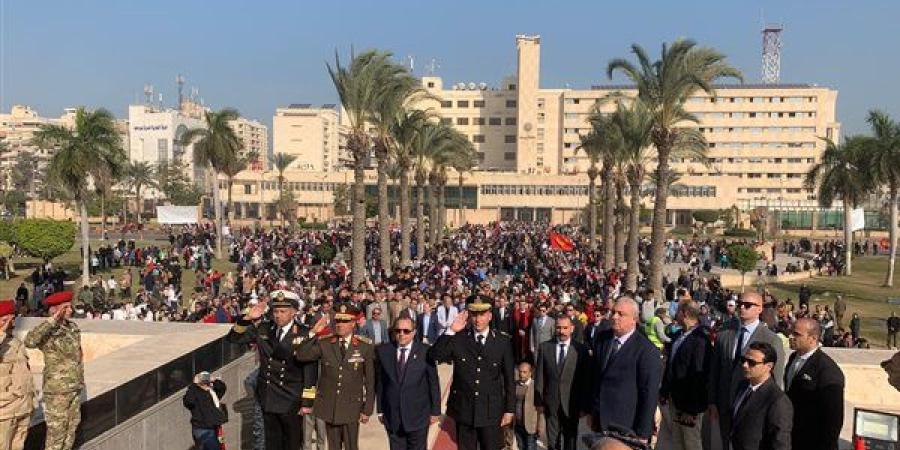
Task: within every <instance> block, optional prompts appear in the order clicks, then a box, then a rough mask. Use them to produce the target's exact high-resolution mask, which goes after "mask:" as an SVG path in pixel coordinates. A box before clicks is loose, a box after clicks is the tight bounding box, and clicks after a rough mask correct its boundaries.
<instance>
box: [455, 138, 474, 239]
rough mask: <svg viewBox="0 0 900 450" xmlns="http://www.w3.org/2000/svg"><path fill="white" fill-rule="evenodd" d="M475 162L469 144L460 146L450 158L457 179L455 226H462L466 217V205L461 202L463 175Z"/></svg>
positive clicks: (472, 150) (471, 147)
mask: <svg viewBox="0 0 900 450" xmlns="http://www.w3.org/2000/svg"><path fill="white" fill-rule="evenodd" d="M467 142H468V141H467ZM477 164H478V159H477V157H476V156H475V147H474V146H473V145H471V144H469V145H464V146H462V148H460V150H459V151H458V152H456V153H455V154H453V155H452V158H450V167H452V168H453V170H455V171H456V175H457V181H458V182H459V185H458V191H457V193H458V198H457V208H458V211H459V224H458V225H457V226H459V227H461V226H463V222H464V221H465V219H466V216H465V214H466V207H465V203H464V202H463V175H465V173H466V172H468V171H470V170H472V169H473V168H474V167H475V166H476V165H477Z"/></svg>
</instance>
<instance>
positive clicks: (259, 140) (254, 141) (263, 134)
mask: <svg viewBox="0 0 900 450" xmlns="http://www.w3.org/2000/svg"><path fill="white" fill-rule="evenodd" d="M230 125H231V128H232V129H233V130H234V133H235V134H236V135H237V136H238V138H239V139H240V140H241V143H242V144H243V147H242V149H241V156H247V155H248V154H249V153H251V152H255V153H256V155H258V162H257V165H256V166H255V167H251V169H252V170H262V168H263V167H267V166H268V164H267V161H268V158H269V127H267V126H265V125H263V124H262V123H260V122H258V121H256V120H252V119H247V118H246V117H239V118H238V119H237V120H233V121H231V122H230Z"/></svg>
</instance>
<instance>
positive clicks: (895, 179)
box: [867, 110, 900, 287]
mask: <svg viewBox="0 0 900 450" xmlns="http://www.w3.org/2000/svg"><path fill="white" fill-rule="evenodd" d="M867 121H868V122H869V125H870V126H871V127H872V134H873V135H874V137H873V138H872V140H871V141H870V142H871V144H872V145H871V147H873V148H872V150H874V151H873V152H871V153H869V154H870V158H871V159H870V162H871V167H872V169H873V175H874V177H875V179H876V180H877V182H878V183H879V184H881V185H886V186H887V188H888V201H889V202H890V205H889V206H888V207H889V208H890V214H889V217H890V222H889V224H888V226H889V228H888V236H889V239H890V245H889V249H890V251H891V253H890V256H889V257H888V261H889V262H888V272H887V275H886V276H885V279H884V285H885V286H887V287H893V286H894V264H895V263H896V260H897V234H898V230H897V202H898V201H900V123H897V122H896V121H894V120H892V119H891V118H890V116H888V115H887V114H886V113H884V112H882V111H878V110H873V111H869V117H868V118H867Z"/></svg>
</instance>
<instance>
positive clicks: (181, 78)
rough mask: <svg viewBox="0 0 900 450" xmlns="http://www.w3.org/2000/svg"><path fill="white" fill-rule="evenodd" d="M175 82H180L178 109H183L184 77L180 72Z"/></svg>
mask: <svg viewBox="0 0 900 450" xmlns="http://www.w3.org/2000/svg"><path fill="white" fill-rule="evenodd" d="M175 83H177V84H178V110H179V111H181V104H182V103H183V102H184V77H183V76H182V75H181V74H180V73H179V74H178V76H176V77H175Z"/></svg>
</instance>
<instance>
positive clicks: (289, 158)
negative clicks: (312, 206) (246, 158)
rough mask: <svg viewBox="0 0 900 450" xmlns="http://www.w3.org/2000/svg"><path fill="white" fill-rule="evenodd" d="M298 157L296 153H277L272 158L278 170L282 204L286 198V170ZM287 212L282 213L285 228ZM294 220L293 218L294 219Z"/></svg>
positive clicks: (282, 224) (279, 199) (279, 195)
mask: <svg viewBox="0 0 900 450" xmlns="http://www.w3.org/2000/svg"><path fill="white" fill-rule="evenodd" d="M296 159H297V157H296V156H294V155H288V154H286V153H276V154H275V157H274V159H272V165H273V166H275V170H277V171H278V203H279V204H281V201H282V199H283V198H284V171H285V170H286V169H287V168H288V166H290V165H291V163H293V162H294V161H295V160H296ZM284 216H285V214H284V212H283V211H282V214H281V227H282V228H284V219H285V217H284ZM292 222H293V220H292Z"/></svg>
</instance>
